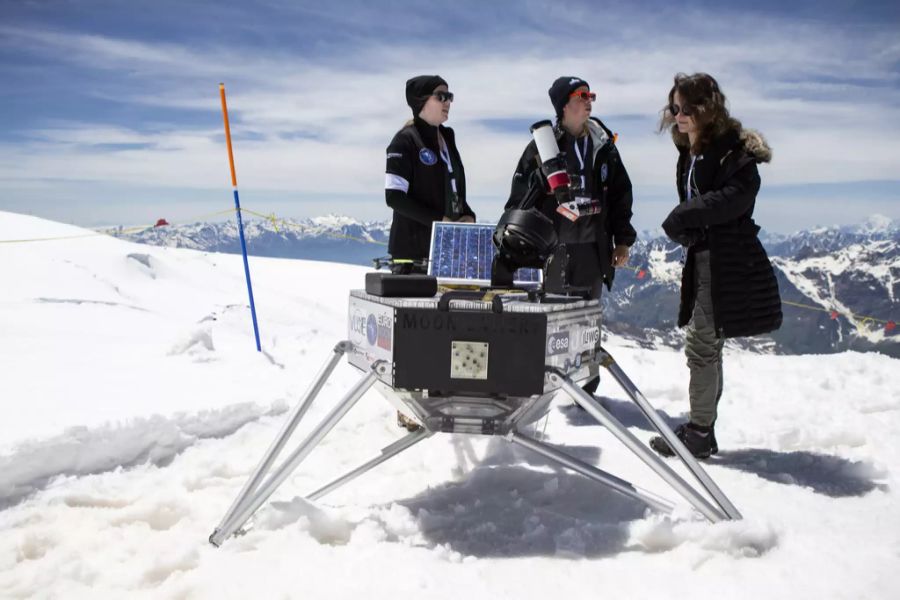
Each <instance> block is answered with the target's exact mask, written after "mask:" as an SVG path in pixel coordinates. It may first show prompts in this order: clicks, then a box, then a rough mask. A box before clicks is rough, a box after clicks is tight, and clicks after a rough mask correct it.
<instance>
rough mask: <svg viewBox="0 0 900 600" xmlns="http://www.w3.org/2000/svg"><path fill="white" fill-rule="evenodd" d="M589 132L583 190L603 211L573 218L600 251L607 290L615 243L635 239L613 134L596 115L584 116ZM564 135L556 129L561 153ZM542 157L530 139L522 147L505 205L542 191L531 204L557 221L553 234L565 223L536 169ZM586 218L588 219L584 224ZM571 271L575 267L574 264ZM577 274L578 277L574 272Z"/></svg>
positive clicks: (627, 189)
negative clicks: (587, 172)
mask: <svg viewBox="0 0 900 600" xmlns="http://www.w3.org/2000/svg"><path fill="white" fill-rule="evenodd" d="M588 127H589V130H590V143H591V146H592V148H591V149H592V152H591V160H590V180H589V181H588V182H587V186H586V187H587V189H589V190H591V191H592V197H594V198H597V199H599V200H600V201H601V203H602V204H601V205H602V210H601V212H600V213H599V214H597V215H594V216H591V217H582V218H581V219H579V220H578V221H576V223H577V224H579V225H580V226H581V227H586V228H587V229H588V230H589V231H590V232H591V238H592V241H593V243H594V244H596V247H597V252H598V254H599V264H600V269H601V274H602V277H603V281H604V282H605V283H606V286H607V288H612V282H613V278H614V277H615V269H614V268H613V266H612V252H613V247H614V245H624V246H631V245H633V244H634V241H635V239H636V238H637V233H636V232H635V230H634V227H632V226H631V216H632V213H631V205H632V201H633V199H632V193H631V179H629V177H628V172H627V171H626V170H625V165H624V164H622V158H621V157H620V156H619V150H618V149H617V148H616V145H615V140H614V138H613V135H612V132H611V131H610V130H609V129H607V128H606V126H605V125H603V123H601V122H600V120H599V119H595V118H593V117H591V118H590V119H589V120H588ZM568 137H569V136H567V134H566V133H565V132H564V131H562V130H561V128H557V129H556V138H557V143H559V145H560V151H562V152H565V151H566V148H565V147H564V146H565V145H566V144H565V141H566V140H567V139H568ZM570 158H571V157H567V159H570ZM540 167H541V160H540V157H539V156H538V151H537V145H536V144H535V142H534V140H532V141H531V143H529V144H528V146H527V147H526V148H525V152H524V153H523V154H522V158H521V159H519V164H518V165H517V166H516V172H515V175H513V181H512V189H511V190H510V194H509V200H508V201H507V202H506V208H512V207H515V206H520V205H521V203H522V201H523V200H524V199H525V198H526V197H527V196H528V194H529V190H531V189H533V188H534V187H535V186H537V188H536V189H540V190H543V191H544V193H542V194H539V196H538V200H537V202H536V203H535V206H536V207H537V208H538V209H540V210H541V212H543V213H544V214H545V215H547V216H548V217H549V218H550V219H552V220H553V222H554V224H556V228H557V233H559V232H560V228H562V227H569V226H570V225H569V224H567V223H565V222H564V219H565V217H562V216H561V215H559V214H558V213H557V212H556V207H557V204H556V199H555V198H554V196H553V194H552V193H551V192H550V188H549V187H548V185H547V182H546V178H545V177H544V175H543V174H542V173H541V168H540ZM583 220H587V221H588V222H587V223H583V224H582V221H583ZM575 267H576V269H577V267H578V265H575ZM576 277H577V276H576Z"/></svg>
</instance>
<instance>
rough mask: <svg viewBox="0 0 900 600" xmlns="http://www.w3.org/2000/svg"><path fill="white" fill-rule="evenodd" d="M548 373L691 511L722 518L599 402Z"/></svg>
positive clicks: (555, 373)
mask: <svg viewBox="0 0 900 600" xmlns="http://www.w3.org/2000/svg"><path fill="white" fill-rule="evenodd" d="M549 371H550V379H551V381H553V382H554V383H558V384H559V385H560V387H561V388H562V389H563V390H564V391H565V392H566V393H567V394H569V396H571V397H572V399H573V400H575V402H577V403H578V404H580V405H581V407H582V408H583V409H584V410H585V411H587V413H588V414H590V415H591V416H592V417H594V418H595V419H597V421H599V422H600V423H601V424H602V425H603V426H605V427H606V428H607V429H609V431H610V433H612V434H613V435H614V436H616V437H617V438H619V440H620V441H621V442H622V443H623V444H625V446H626V447H627V448H628V449H629V450H631V451H632V452H634V454H635V455H637V457H638V458H640V459H641V460H642V461H643V462H644V464H646V465H647V466H648V467H650V468H651V469H653V470H654V471H655V472H656V474H657V475H659V476H660V477H662V478H663V479H664V480H665V482H666V483H668V484H669V485H671V486H672V487H673V488H674V489H675V491H676V492H678V493H679V494H681V496H682V497H683V498H684V499H685V500H687V501H688V502H690V503H691V505H692V506H694V508H696V509H697V510H698V511H700V512H701V513H702V514H703V516H705V517H706V518H707V519H709V520H710V521H712V522H714V523H716V522H718V521H721V520H723V519H724V518H726V516H725V514H723V513H722V512H721V511H720V510H719V509H718V508H716V507H714V506H713V505H712V504H710V503H709V502H708V501H707V500H706V498H704V497H703V496H701V495H700V494H699V493H698V492H697V490H695V489H694V488H692V487H691V486H690V485H688V483H687V482H686V481H685V480H684V479H682V478H681V477H680V476H679V475H678V474H677V473H676V472H675V471H673V470H672V469H671V467H669V465H667V464H666V463H665V462H663V461H662V459H660V458H659V457H658V456H656V455H655V454H654V453H653V451H652V450H650V449H649V448H647V447H646V446H644V444H642V443H641V441H640V440H639V439H637V438H636V437H634V435H633V434H632V433H631V432H630V431H628V429H626V428H625V426H623V425H622V424H621V423H619V421H618V419H616V418H615V417H613V416H612V415H611V414H609V413H608V412H607V411H606V410H605V409H604V408H603V407H602V406H600V403H599V402H597V401H596V400H594V398H592V397H591V396H589V395H588V394H586V393H585V391H584V390H583V389H581V388H580V387H578V386H577V385H575V382H573V381H572V380H571V379H569V378H568V377H566V376H565V375H563V374H562V373H560V372H559V371H557V370H556V369H549Z"/></svg>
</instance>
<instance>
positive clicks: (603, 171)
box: [600, 163, 609, 183]
mask: <svg viewBox="0 0 900 600" xmlns="http://www.w3.org/2000/svg"><path fill="white" fill-rule="evenodd" d="M607 175H609V169H608V168H607V166H606V163H603V164H602V165H600V181H601V182H602V183H606V176H607Z"/></svg>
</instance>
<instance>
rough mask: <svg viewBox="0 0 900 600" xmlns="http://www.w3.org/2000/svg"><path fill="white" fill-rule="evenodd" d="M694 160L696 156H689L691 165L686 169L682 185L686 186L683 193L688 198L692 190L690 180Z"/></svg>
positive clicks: (692, 173) (692, 175)
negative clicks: (685, 179)
mask: <svg viewBox="0 0 900 600" xmlns="http://www.w3.org/2000/svg"><path fill="white" fill-rule="evenodd" d="M696 160H697V157H696V156H692V157H691V167H690V168H689V169H688V174H687V181H686V182H685V184H684V186H685V188H686V189H685V195H686V196H687V199H688V200H690V199H691V192H692V190H693V186H692V185H691V180H692V179H693V178H694V162H696Z"/></svg>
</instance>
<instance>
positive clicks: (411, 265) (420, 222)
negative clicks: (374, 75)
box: [384, 75, 475, 274]
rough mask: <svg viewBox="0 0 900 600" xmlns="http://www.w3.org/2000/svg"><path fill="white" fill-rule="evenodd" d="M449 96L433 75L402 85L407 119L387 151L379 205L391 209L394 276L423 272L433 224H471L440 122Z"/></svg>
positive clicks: (448, 133)
mask: <svg viewBox="0 0 900 600" xmlns="http://www.w3.org/2000/svg"><path fill="white" fill-rule="evenodd" d="M451 102H453V94H452V93H451V92H450V91H449V89H448V87H447V82H446V81H444V79H443V78H441V77H440V76H439V75H419V76H418V77H413V78H412V79H410V80H409V81H407V82H406V103H407V104H408V105H409V107H410V108H411V109H412V113H413V118H412V120H410V121H408V122H407V123H406V124H405V125H404V126H403V128H402V129H401V130H400V131H398V132H397V133H396V135H394V139H392V140H391V143H390V144H389V145H388V147H387V166H386V167H385V184H384V192H385V201H386V202H387V205H388V206H390V207H391V208H392V209H393V211H394V215H393V223H392V225H391V235H390V239H389V241H388V252H389V253H390V255H391V258H392V259H393V260H394V266H393V271H394V272H395V273H402V274H408V273H425V272H426V271H427V267H426V266H425V261H426V260H427V258H428V249H429V245H430V240H431V224H432V223H433V222H435V221H459V222H466V223H474V222H475V213H474V212H473V211H472V209H471V208H470V207H469V205H468V204H467V203H466V174H465V170H464V168H463V164H462V159H461V158H460V156H459V151H458V150H457V148H456V139H455V136H454V134H453V130H452V129H450V128H449V127H444V125H443V123H444V122H445V121H446V120H447V118H448V116H449V114H450V103H451Z"/></svg>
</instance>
